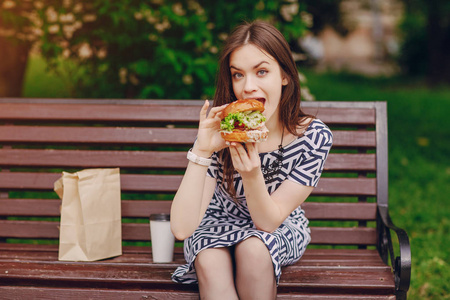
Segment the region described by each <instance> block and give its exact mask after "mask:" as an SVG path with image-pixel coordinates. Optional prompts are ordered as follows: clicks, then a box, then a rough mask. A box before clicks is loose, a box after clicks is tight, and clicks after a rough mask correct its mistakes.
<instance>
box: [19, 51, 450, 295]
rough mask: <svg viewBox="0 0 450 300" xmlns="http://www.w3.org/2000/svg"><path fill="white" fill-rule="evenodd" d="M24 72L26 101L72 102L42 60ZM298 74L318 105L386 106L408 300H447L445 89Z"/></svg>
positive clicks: (393, 209)
mask: <svg viewBox="0 0 450 300" xmlns="http://www.w3.org/2000/svg"><path fill="white" fill-rule="evenodd" d="M27 70H28V72H27V74H26V82H25V87H24V97H70V96H69V95H70V93H69V91H68V89H67V88H66V87H65V83H64V81H63V80H62V79H61V78H60V77H58V76H56V75H52V74H49V73H48V72H46V70H45V63H44V61H43V60H42V59H41V58H39V57H36V56H34V57H32V58H31V60H30V64H29V67H28V69H27ZM302 71H303V72H304V73H305V75H306V77H307V78H308V82H307V85H308V86H309V88H310V89H311V92H312V93H313V94H314V95H315V97H316V98H317V99H318V100H331V101H334V100H347V101H374V100H383V101H387V103H388V120H389V121H388V122H389V124H388V126H389V184H390V185H389V196H390V199H389V206H390V213H391V216H392V219H393V220H394V223H395V224H396V225H397V226H399V227H401V228H404V229H405V230H406V231H407V233H408V235H409V237H410V241H411V249H412V279H411V288H410V292H409V293H408V299H450V296H449V295H450V271H449V267H450V266H449V261H450V257H449V253H450V252H449V250H448V249H449V247H450V241H449V228H450V221H449V217H450V206H449V204H448V198H449V195H450V184H449V183H450V155H449V154H450V117H449V116H448V113H449V112H450V88H445V87H439V88H434V89H429V88H427V87H426V86H425V85H423V84H422V81H420V80H416V79H408V78H406V79H405V78H372V79H369V78H365V77H361V76H355V75H351V74H332V73H324V74H318V73H315V72H313V71H311V70H302Z"/></svg>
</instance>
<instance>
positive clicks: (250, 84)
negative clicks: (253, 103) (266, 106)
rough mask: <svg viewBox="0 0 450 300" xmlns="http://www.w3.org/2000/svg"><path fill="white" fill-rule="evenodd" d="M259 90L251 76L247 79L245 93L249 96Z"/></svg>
mask: <svg viewBox="0 0 450 300" xmlns="http://www.w3.org/2000/svg"><path fill="white" fill-rule="evenodd" d="M256 90H257V86H256V82H255V79H254V78H252V77H251V76H247V77H246V78H245V85H244V92H245V93H247V94H249V93H252V92H254V91H256Z"/></svg>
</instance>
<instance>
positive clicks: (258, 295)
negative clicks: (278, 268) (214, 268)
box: [234, 237, 277, 300]
mask: <svg viewBox="0 0 450 300" xmlns="http://www.w3.org/2000/svg"><path fill="white" fill-rule="evenodd" d="M234 254H235V260H236V288H237V291H238V294H239V299H241V300H247V299H258V300H263V299H271V300H273V299H275V298H276V297H277V285H276V280H275V274H274V270H273V265H272V259H271V257H270V253H269V250H268V249H267V247H266V245H264V243H263V242H262V241H261V240H260V239H259V238H257V237H251V238H248V239H246V240H244V241H242V242H241V243H239V244H237V245H236V248H235V252H234Z"/></svg>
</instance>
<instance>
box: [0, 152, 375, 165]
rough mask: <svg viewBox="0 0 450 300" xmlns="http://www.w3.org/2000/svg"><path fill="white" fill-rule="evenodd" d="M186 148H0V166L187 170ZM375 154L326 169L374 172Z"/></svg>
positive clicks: (337, 160) (343, 158) (340, 157)
mask: <svg viewBox="0 0 450 300" xmlns="http://www.w3.org/2000/svg"><path fill="white" fill-rule="evenodd" d="M187 163H188V161H187V159H186V152H185V151H172V152H168V151H105V150H103V151H102V150H49V149H1V148H0V165H2V166H9V167H72V168H73V167H83V168H95V167H109V166H113V165H115V166H116V167H120V168H141V169H184V168H186V166H187ZM375 169H376V161H375V154H370V153H369V154H358V153H355V154H346V153H342V154H341V153H331V154H330V155H329V156H328V159H327V163H326V165H325V170H327V171H375Z"/></svg>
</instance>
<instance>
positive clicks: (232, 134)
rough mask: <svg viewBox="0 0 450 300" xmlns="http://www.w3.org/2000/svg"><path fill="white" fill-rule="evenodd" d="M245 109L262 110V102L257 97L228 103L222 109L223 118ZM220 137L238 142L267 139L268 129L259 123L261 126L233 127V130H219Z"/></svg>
mask: <svg viewBox="0 0 450 300" xmlns="http://www.w3.org/2000/svg"><path fill="white" fill-rule="evenodd" d="M247 111H259V112H263V111H264V103H263V102H262V101H260V100H258V99H244V100H237V101H234V102H231V103H230V104H228V106H227V107H225V109H224V110H223V113H222V116H223V118H222V119H224V118H225V117H226V116H228V115H229V114H231V113H238V112H247ZM220 134H221V136H222V138H223V139H224V140H225V141H227V142H238V143H255V142H263V141H265V140H267V137H268V135H269V130H268V129H267V128H266V126H265V125H264V122H263V123H261V126H259V127H258V128H254V129H235V130H233V131H221V132H220Z"/></svg>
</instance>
